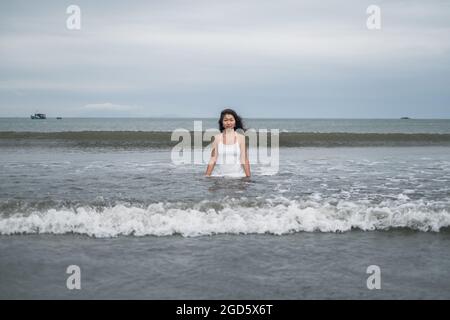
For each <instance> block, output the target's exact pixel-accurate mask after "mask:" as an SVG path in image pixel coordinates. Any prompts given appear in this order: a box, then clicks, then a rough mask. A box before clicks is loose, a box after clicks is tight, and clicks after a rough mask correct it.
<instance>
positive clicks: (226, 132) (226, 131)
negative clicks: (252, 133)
mask: <svg viewBox="0 0 450 320" xmlns="http://www.w3.org/2000/svg"><path fill="white" fill-rule="evenodd" d="M224 133H225V134H227V135H228V134H233V133H234V129H232V128H227V129H225V130H224Z"/></svg>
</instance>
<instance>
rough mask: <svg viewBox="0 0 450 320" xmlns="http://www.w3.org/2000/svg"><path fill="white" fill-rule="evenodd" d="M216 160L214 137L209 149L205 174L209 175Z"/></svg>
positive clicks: (215, 139) (215, 140) (215, 141)
mask: <svg viewBox="0 0 450 320" xmlns="http://www.w3.org/2000/svg"><path fill="white" fill-rule="evenodd" d="M216 161H217V138H216V137H214V142H213V144H212V150H211V158H210V159H209V163H208V167H207V168H206V173H205V175H206V176H207V177H209V176H210V175H211V173H212V171H213V169H214V166H215V165H216Z"/></svg>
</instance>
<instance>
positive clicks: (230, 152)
mask: <svg viewBox="0 0 450 320" xmlns="http://www.w3.org/2000/svg"><path fill="white" fill-rule="evenodd" d="M235 140H236V142H235V143H234V144H224V143H223V142H222V141H220V142H219V143H218V144H217V161H216V165H215V166H214V171H213V173H212V176H214V177H236V178H240V177H245V172H244V168H243V167H242V164H241V148H240V147H239V142H238V141H237V138H236V137H235Z"/></svg>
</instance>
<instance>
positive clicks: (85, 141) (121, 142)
mask: <svg viewBox="0 0 450 320" xmlns="http://www.w3.org/2000/svg"><path fill="white" fill-rule="evenodd" d="M171 134H172V133H171V132H168V131H63V132H15V131H2V132H0V146H10V147H11V146H27V147H33V146H38V147H52V146H57V147H58V146H76V147H114V148H169V147H173V146H175V145H176V144H178V143H179V141H178V140H177V141H171ZM191 135H192V132H191ZM267 136H268V143H269V145H270V132H269V134H268V135H267ZM191 141H192V143H193V141H194V139H193V138H192V139H191ZM207 144H209V142H206V141H204V142H203V146H206V145H207ZM279 145H280V146H281V147H340V146H427V145H437V146H450V134H438V133H436V134H434V133H349V132H347V133H345V132H344V133H342V132H334V133H319V132H284V131H282V132H280V134H279Z"/></svg>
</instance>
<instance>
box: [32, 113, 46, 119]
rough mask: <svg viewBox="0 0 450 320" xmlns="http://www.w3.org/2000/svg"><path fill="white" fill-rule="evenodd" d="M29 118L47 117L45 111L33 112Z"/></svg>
mask: <svg viewBox="0 0 450 320" xmlns="http://www.w3.org/2000/svg"><path fill="white" fill-rule="evenodd" d="M30 118H31V119H47V116H46V115H45V113H35V114H34V115H33V114H32V115H31V116H30Z"/></svg>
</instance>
